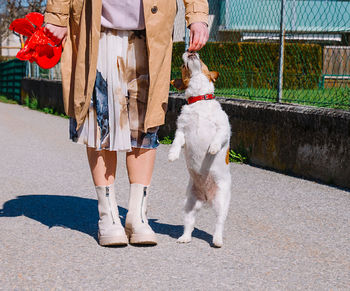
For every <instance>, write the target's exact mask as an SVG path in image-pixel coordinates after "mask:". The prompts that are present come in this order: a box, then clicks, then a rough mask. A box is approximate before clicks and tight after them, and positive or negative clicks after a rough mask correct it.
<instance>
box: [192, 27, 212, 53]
mask: <svg viewBox="0 0 350 291" xmlns="http://www.w3.org/2000/svg"><path fill="white" fill-rule="evenodd" d="M190 31H191V32H190V47H189V48H188V50H189V51H199V50H200V49H201V48H202V47H203V46H204V45H205V44H206V42H207V40H208V38H209V31H208V26H207V25H206V24H205V23H204V22H194V23H192V24H191V26H190Z"/></svg>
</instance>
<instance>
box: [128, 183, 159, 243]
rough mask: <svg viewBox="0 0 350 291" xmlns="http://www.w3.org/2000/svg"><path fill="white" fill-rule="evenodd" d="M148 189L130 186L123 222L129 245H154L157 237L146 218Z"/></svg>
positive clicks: (141, 186)
mask: <svg viewBox="0 0 350 291" xmlns="http://www.w3.org/2000/svg"><path fill="white" fill-rule="evenodd" d="M147 196H148V187H147V186H144V185H141V184H131V185H130V195H129V210H128V213H127V215H126V220H125V232H126V234H127V235H128V237H129V240H130V243H131V244H145V245H156V244H157V237H156V234H155V233H154V231H153V230H152V228H151V227H150V226H149V224H148V219H147V217H146V208H147Z"/></svg>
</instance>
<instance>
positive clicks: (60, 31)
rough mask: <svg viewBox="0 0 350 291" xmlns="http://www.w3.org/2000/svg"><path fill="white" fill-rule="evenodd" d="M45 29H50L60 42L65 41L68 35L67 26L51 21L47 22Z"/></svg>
mask: <svg viewBox="0 0 350 291" xmlns="http://www.w3.org/2000/svg"><path fill="white" fill-rule="evenodd" d="M45 29H46V30H48V31H49V33H51V34H52V36H54V37H55V38H57V40H58V41H59V43H61V42H64V39H65V38H66V37H67V31H68V29H67V27H66V26H58V25H54V24H50V23H46V25H45Z"/></svg>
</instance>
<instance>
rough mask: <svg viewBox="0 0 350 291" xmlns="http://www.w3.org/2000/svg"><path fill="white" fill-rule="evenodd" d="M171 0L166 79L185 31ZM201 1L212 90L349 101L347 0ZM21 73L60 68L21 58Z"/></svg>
mask: <svg viewBox="0 0 350 291" xmlns="http://www.w3.org/2000/svg"><path fill="white" fill-rule="evenodd" d="M177 2H178V14H177V17H176V20H175V26H174V49H173V64H172V78H179V77H180V76H181V73H180V66H181V63H182V59H181V56H182V53H183V52H184V51H185V38H186V34H187V35H188V30H187V32H186V28H185V17H184V14H185V9H184V5H183V1H182V0H177ZM208 2H209V7H210V9H209V30H210V39H209V42H208V43H207V45H206V46H205V47H204V48H203V49H202V50H201V51H200V52H199V53H200V56H201V58H202V60H203V61H204V62H205V63H206V64H207V65H208V67H209V69H211V70H215V71H218V72H219V73H220V77H219V79H218V81H217V83H216V95H217V96H222V97H226V98H239V99H251V100H260V101H270V102H285V103H298V104H304V105H315V106H324V107H333V108H341V109H347V110H348V109H349V108H350V46H349V43H350V1H344V0H307V1H306V0H304V1H303V0H208ZM281 56H282V57H281ZM27 76H29V77H33V78H47V79H52V80H60V78H61V76H60V67H59V65H58V66H56V67H55V68H53V69H51V70H42V69H39V68H38V66H36V65H35V64H29V63H28V65H27ZM171 91H175V88H172V87H171Z"/></svg>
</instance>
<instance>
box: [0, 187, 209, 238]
mask: <svg viewBox="0 0 350 291" xmlns="http://www.w3.org/2000/svg"><path fill="white" fill-rule="evenodd" d="M118 210H119V215H120V217H121V221H122V224H123V225H124V224H125V217H126V213H127V210H126V209H125V208H123V207H120V206H118ZM22 215H24V216H26V217H28V218H31V219H34V220H36V221H38V222H40V223H42V224H44V225H46V226H48V227H49V228H51V227H56V226H58V227H65V228H70V229H73V230H77V231H80V232H82V233H85V234H88V235H90V236H92V237H93V238H94V239H95V240H96V241H97V228H98V226H97V221H98V212H97V200H95V199H89V198H81V197H75V196H63V195H36V194H31V195H21V196H17V197H16V199H12V200H9V201H7V202H5V203H4V205H3V208H2V209H0V218H1V217H16V216H22ZM149 223H150V225H151V227H152V228H153V230H154V231H155V232H156V233H158V234H164V235H168V236H170V237H172V238H178V237H180V236H181V235H182V232H183V226H182V225H172V224H167V223H160V222H158V221H157V219H150V220H149ZM192 236H193V237H196V238H198V239H202V240H204V241H206V242H208V243H209V244H211V241H212V235H210V234H208V233H207V232H205V231H202V230H199V229H195V230H194V231H193V234H192Z"/></svg>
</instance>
